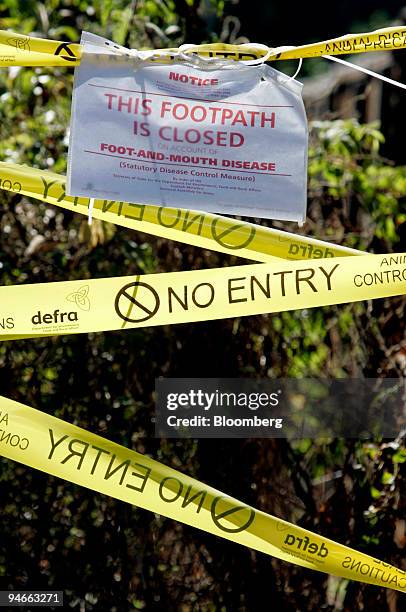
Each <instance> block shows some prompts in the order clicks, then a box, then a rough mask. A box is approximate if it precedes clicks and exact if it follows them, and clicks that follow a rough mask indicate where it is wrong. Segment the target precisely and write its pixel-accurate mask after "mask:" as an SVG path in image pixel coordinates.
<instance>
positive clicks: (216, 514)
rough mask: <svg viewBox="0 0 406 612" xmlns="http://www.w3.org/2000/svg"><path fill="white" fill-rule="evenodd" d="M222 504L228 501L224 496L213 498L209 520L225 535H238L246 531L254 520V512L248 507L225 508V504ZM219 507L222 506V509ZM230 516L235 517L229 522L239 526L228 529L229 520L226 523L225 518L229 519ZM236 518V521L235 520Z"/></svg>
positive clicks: (233, 506) (234, 506)
mask: <svg viewBox="0 0 406 612" xmlns="http://www.w3.org/2000/svg"><path fill="white" fill-rule="evenodd" d="M222 502H223V503H222ZM224 502H229V499H228V498H227V497H226V496H219V497H215V498H214V499H213V501H212V504H211V518H212V521H213V523H214V524H215V525H216V527H218V528H219V529H221V530H222V531H226V532H227V533H239V532H240V531H244V530H245V529H248V527H249V526H250V525H251V523H252V521H253V520H254V518H255V510H254V509H253V508H250V507H249V506H236V505H232V506H231V507H228V508H227V504H226V503H224ZM220 505H223V508H222V509H220ZM231 515H234V517H235V518H234V520H233V521H231V522H234V521H235V522H236V523H237V522H238V523H240V524H239V525H235V527H229V522H230V518H229V519H228V521H227V517H231ZM237 516H238V521H237V520H235V519H236V517H237ZM221 521H223V522H221Z"/></svg>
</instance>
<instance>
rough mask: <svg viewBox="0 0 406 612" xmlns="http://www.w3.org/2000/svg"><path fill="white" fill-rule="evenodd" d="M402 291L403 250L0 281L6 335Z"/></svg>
mask: <svg viewBox="0 0 406 612" xmlns="http://www.w3.org/2000/svg"><path fill="white" fill-rule="evenodd" d="M404 293H406V254H404V253H402V254H396V255H366V256H365V257H362V258H359V259H357V260H354V259H352V258H351V257H335V258H332V259H325V260H320V261H312V262H309V261H306V262H303V261H297V262H283V261H282V260H281V261H280V263H278V264H250V265H245V266H232V267H230V268H214V269H209V270H193V271H190V272H169V273H161V274H145V275H142V276H123V277H114V278H102V279H98V280H80V281H66V282H56V283H44V284H42V283H38V284H35V285H12V286H6V287H0V303H1V316H2V317H3V319H2V320H0V323H2V325H1V328H2V329H1V330H0V340H11V339H15V338H16V337H20V338H22V337H25V338H29V337H35V336H38V335H40V336H43V335H59V334H76V333H83V332H100V331H107V330H114V329H130V328H135V327H144V326H155V325H167V324H174V323H191V322H195V321H208V320H213V319H225V318H230V317H242V316H247V315H258V314H265V313H271V312H279V311H283V310H296V309H299V308H313V307H315V306H326V305H331V304H342V303H345V302H357V301H360V300H367V299H375V298H381V297H388V296H394V295H402V294H404ZM7 322H8V323H7Z"/></svg>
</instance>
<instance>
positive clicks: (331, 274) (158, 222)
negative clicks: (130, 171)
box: [0, 163, 406, 340]
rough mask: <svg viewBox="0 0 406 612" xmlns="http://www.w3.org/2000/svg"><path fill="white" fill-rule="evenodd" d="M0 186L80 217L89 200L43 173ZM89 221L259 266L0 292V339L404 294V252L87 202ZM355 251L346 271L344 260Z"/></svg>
mask: <svg viewBox="0 0 406 612" xmlns="http://www.w3.org/2000/svg"><path fill="white" fill-rule="evenodd" d="M0 187H1V188H3V189H6V190H9V191H12V192H14V193H21V194H25V195H28V196H33V197H36V198H39V199H41V200H44V201H45V202H49V203H52V204H56V205H58V206H62V207H63V208H67V209H69V210H73V211H78V212H81V213H83V214H88V209H89V200H88V199H86V198H72V197H68V196H66V193H65V179H64V177H60V176H59V175H57V174H53V173H51V172H45V171H42V170H34V169H31V168H27V167H25V166H16V165H14V164H4V163H2V164H0ZM93 214H94V216H95V217H98V218H100V219H104V220H106V221H112V222H113V223H117V224H120V225H124V226H127V227H132V228H134V229H138V230H141V231H147V232H149V233H152V234H157V235H159V236H165V237H167V238H172V239H176V240H181V241H182V242H187V243H189V244H195V245H197V246H204V247H207V248H211V249H214V250H219V251H223V252H232V253H235V254H238V255H240V256H242V257H247V258H249V259H254V260H257V261H258V260H259V261H261V262H267V263H261V264H257V265H254V264H252V265H245V266H233V267H231V268H222V269H210V270H195V271H191V272H169V273H164V274H149V275H144V276H137V277H116V278H105V279H98V280H87V281H67V282H57V283H46V284H35V285H13V286H4V287H0V299H1V303H2V320H1V321H0V324H1V325H0V340H14V339H17V338H31V337H39V336H49V335H60V334H72V333H87V332H97V331H106V330H113V329H130V328H134V327H144V326H154V325H165V324H175V323H186V322H189V323H190V322H194V321H207V320H213V319H222V318H229V317H240V316H246V315H253V314H264V313H271V312H279V311H282V310H294V309H299V308H311V307H315V306H326V305H331V304H341V303H346V302H353V301H360V300H367V299H375V298H382V297H388V296H394V295H402V294H404V293H406V255H404V254H396V255H390V254H387V255H368V254H362V253H361V252H360V251H355V250H353V249H346V248H345V247H341V246H336V245H331V244H329V243H326V242H322V241H317V240H315V239H310V238H306V237H302V236H296V235H295V234H289V233H287V232H281V231H279V230H273V229H270V228H265V227H261V226H256V225H254V224H249V223H242V222H240V221H236V220H234V219H229V218H226V217H220V216H218V215H211V214H209V213H199V212H196V211H195V212H192V211H188V210H176V209H168V208H159V207H156V206H146V205H140V204H134V203H124V202H114V201H106V200H100V201H96V202H95V207H94V209H93ZM179 222H180V224H179ZM361 254H362V255H363V257H361V258H357V263H356V264H355V260H354V259H353V257H352V256H355V255H361ZM348 255H350V256H348ZM282 258H283V259H289V258H290V259H298V260H299V261H292V262H286V261H283V260H282ZM306 258H307V261H306V262H305V261H303V259H306ZM310 260H311V261H310Z"/></svg>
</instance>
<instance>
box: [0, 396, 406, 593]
mask: <svg viewBox="0 0 406 612" xmlns="http://www.w3.org/2000/svg"><path fill="white" fill-rule="evenodd" d="M0 416H1V420H0V427H1V429H0V453H1V455H3V456H4V457H7V458H8V459H12V460H14V461H18V462H20V463H23V464H24V465H27V466H30V467H33V468H35V469H37V470H41V471H42V472H45V473H47V474H51V475H53V476H57V477H59V478H63V479H64V480H67V481H69V482H72V483H75V484H78V485H81V486H84V487H87V488H88V489H91V490H92V491H97V492H99V493H104V494H105V495H110V496H111V497H115V498H116V499H120V500H122V501H125V502H128V503H130V504H133V505H136V506H138V507H140V508H145V509H147V510H150V511H152V512H156V513H158V514H160V515H162V516H166V517H168V518H171V519H174V520H177V521H181V522H182V523H185V524H187V525H192V526H193V527H197V528H199V529H202V530H203V531H207V532H209V533H212V534H214V535H216V536H218V537H221V538H225V539H226V540H231V541H232V542H237V543H238V544H242V545H244V546H247V547H248V548H252V549H254V550H258V551H261V552H263V553H265V554H267V555H271V556H273V557H277V558H279V559H282V560H284V561H289V562H290V563H294V564H296V565H300V566H302V567H306V568H309V569H313V570H317V571H320V572H325V573H329V574H334V575H336V576H342V577H343V578H348V579H350V580H357V581H359V582H366V583H368V584H375V585H378V586H383V587H387V588H391V589H395V590H397V591H402V592H406V573H405V572H403V571H401V570H399V569H397V568H395V567H393V566H391V565H389V564H387V563H383V562H382V561H379V560H378V559H374V558H372V557H370V556H368V555H366V554H364V553H360V552H358V551H355V550H353V549H351V548H348V547H347V546H344V545H343V544H339V543H337V542H334V541H333V540H329V539H328V538H324V537H322V536H320V535H317V534H315V533H313V532H311V531H308V530H306V529H303V528H301V527H298V526H296V525H293V524H292V523H288V522H287V521H284V520H281V519H278V518H276V517H274V516H271V515H269V514H266V513H264V512H261V511H259V510H256V509H254V508H252V507H251V506H247V505H245V504H244V503H241V502H240V501H238V500H236V499H234V498H232V497H230V496H228V495H225V494H224V493H221V492H220V491H217V490H216V489H213V488H212V487H209V486H207V485H205V484H203V483H202V482H199V481H198V480H195V479H194V478H190V477H189V476H186V475H184V474H182V473H181V472H178V471H176V470H173V469H171V468H169V467H167V466H165V465H163V464H162V463H159V462H158V461H154V460H153V459H150V458H149V457H147V456H145V455H141V454H140V453H137V452H135V451H132V450H129V449H127V448H125V447H123V446H120V445H119V444H115V443H114V442H111V441H110V440H107V439H106V438H102V437H100V436H97V435H95V434H92V433H90V432H88V431H86V430H84V429H81V428H80V427H76V426H75V425H71V424H69V423H66V422H65V421H62V420H60V419H57V418H55V417H52V416H50V415H48V414H45V413H43V412H41V411H39V410H35V409H34V408H29V407H28V406H25V405H24V404H20V403H18V402H15V401H12V400H10V399H7V398H5V397H0Z"/></svg>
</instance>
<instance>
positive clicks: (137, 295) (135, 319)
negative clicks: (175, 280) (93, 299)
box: [114, 282, 160, 323]
mask: <svg viewBox="0 0 406 612" xmlns="http://www.w3.org/2000/svg"><path fill="white" fill-rule="evenodd" d="M159 304H160V299H159V295H158V293H157V292H156V291H155V289H154V288H153V287H151V285H147V283H142V282H135V283H128V285H124V287H122V288H121V289H120V291H119V292H118V293H117V295H116V299H115V301H114V308H115V310H116V313H117V314H118V316H119V317H120V318H121V319H124V321H127V322H128V323H142V322H143V321H148V319H152V317H153V316H154V315H155V314H156V313H157V312H158V308H159ZM134 309H136V310H135V312H134ZM140 313H141V314H140Z"/></svg>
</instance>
